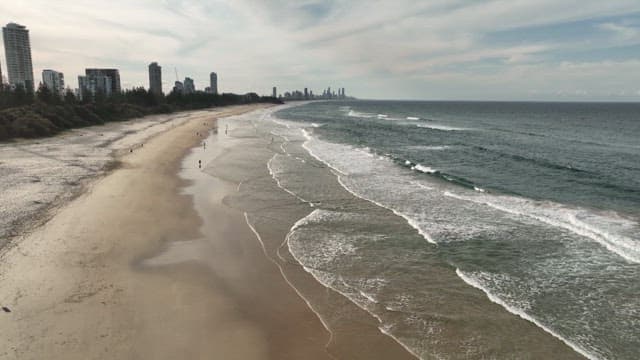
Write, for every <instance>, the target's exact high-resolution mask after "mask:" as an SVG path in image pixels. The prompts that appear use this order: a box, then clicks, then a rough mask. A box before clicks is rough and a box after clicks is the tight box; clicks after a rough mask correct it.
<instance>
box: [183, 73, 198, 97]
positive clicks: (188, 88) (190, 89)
mask: <svg viewBox="0 0 640 360" xmlns="http://www.w3.org/2000/svg"><path fill="white" fill-rule="evenodd" d="M183 91H184V93H185V94H193V93H195V92H196V85H195V84H194V83H193V79H192V78H190V77H186V78H184V90H183Z"/></svg>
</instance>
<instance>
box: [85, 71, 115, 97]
mask: <svg viewBox="0 0 640 360" xmlns="http://www.w3.org/2000/svg"><path fill="white" fill-rule="evenodd" d="M112 91H113V84H112V83H111V78H110V77H109V76H104V75H95V74H92V75H87V76H78V94H79V95H80V96H79V97H80V99H81V100H87V99H93V98H95V96H96V94H102V95H104V96H109V95H111V94H112Z"/></svg>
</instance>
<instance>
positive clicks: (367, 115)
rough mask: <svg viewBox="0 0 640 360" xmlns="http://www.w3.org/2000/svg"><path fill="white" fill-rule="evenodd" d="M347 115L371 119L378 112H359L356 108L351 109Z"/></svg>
mask: <svg viewBox="0 0 640 360" xmlns="http://www.w3.org/2000/svg"><path fill="white" fill-rule="evenodd" d="M347 116H349V117H356V118H363V119H370V118H374V117H376V116H377V115H376V114H372V113H365V112H358V111H355V110H349V112H348V113H347Z"/></svg>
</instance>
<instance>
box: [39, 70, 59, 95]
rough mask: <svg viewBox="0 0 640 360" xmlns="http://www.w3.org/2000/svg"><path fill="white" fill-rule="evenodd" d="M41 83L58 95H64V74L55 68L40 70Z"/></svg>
mask: <svg viewBox="0 0 640 360" xmlns="http://www.w3.org/2000/svg"><path fill="white" fill-rule="evenodd" d="M42 83H43V84H44V85H45V86H46V87H47V88H49V90H50V91H51V92H52V93H54V94H56V95H58V96H63V95H64V74H63V73H61V72H59V71H55V70H42Z"/></svg>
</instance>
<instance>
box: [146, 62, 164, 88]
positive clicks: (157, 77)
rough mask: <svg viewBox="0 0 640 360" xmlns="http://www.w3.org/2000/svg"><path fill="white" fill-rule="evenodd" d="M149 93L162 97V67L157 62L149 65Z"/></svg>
mask: <svg viewBox="0 0 640 360" xmlns="http://www.w3.org/2000/svg"><path fill="white" fill-rule="evenodd" d="M149 91H151V92H152V93H154V94H156V95H162V67H161V66H160V65H158V63H157V62H152V63H151V64H149Z"/></svg>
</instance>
